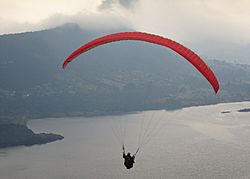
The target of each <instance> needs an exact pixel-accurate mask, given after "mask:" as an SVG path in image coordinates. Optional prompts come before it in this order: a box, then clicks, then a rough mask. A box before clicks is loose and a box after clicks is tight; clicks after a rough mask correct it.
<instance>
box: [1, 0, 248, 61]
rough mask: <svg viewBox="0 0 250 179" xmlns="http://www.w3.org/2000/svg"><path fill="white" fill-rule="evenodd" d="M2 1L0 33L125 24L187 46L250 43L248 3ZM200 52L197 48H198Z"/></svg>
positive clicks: (212, 0)
mask: <svg viewBox="0 0 250 179" xmlns="http://www.w3.org/2000/svg"><path fill="white" fill-rule="evenodd" d="M0 2H1V3H0V21H1V26H0V34H4V33H15V32H22V31H30V30H39V29H44V28H50V27H54V26H57V25H60V24H63V23H66V22H77V23H79V24H81V25H82V26H84V27H86V26H87V27H95V28H96V27H98V28H105V27H108V26H120V25H126V26H129V27H132V28H134V29H136V30H142V31H147V32H152V33H157V34H160V35H164V36H166V37H169V38H173V39H175V40H177V41H179V42H185V43H189V42H192V44H201V42H210V45H209V43H206V44H205V43H203V44H202V45H203V46H206V47H207V46H212V43H216V45H217V46H218V48H220V46H223V45H224V44H225V43H227V44H237V45H246V44H250V1H249V0H71V1H69V0H22V1H19V0H0ZM202 45H200V46H199V47H202ZM194 46H195V45H194ZM199 47H198V46H197V49H199ZM202 48H204V47H202ZM231 48H232V47H231ZM228 53H230V52H228ZM235 58H237V57H235ZM247 58H248V57H247ZM248 59H249V58H248ZM249 61H250V59H249Z"/></svg>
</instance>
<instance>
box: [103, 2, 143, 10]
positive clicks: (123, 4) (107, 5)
mask: <svg viewBox="0 0 250 179" xmlns="http://www.w3.org/2000/svg"><path fill="white" fill-rule="evenodd" d="M138 1H139V0H103V1H102V3H101V5H100V6H99V7H98V9H99V10H110V9H112V8H113V7H114V6H117V5H118V6H121V7H123V8H125V9H132V8H133V7H134V5H135V3H136V2H138Z"/></svg>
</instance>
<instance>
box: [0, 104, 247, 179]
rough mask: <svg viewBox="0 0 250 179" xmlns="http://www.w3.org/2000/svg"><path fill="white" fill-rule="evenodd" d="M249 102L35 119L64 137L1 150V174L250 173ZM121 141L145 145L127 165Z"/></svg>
mask: <svg viewBox="0 0 250 179" xmlns="http://www.w3.org/2000/svg"><path fill="white" fill-rule="evenodd" d="M242 108H250V102H242V103H231V104H219V105H211V106H203V107H191V108H185V109H182V110H176V111H171V112H169V111H147V112H140V113H137V114H129V115H122V116H105V117H92V118H83V117H77V118H57V119H54V118H52V119H38V120H31V121H30V122H29V123H28V125H29V127H30V128H31V129H33V130H34V131H35V132H53V133H58V134H62V135H63V136H64V137H65V139H64V140H61V141H56V142H53V143H49V144H45V145H35V146H32V147H14V148H7V149H0V178H1V179H119V178H124V179H125V178H131V179H132V178H134V179H139V178H143V179H152V178H157V179H158V178H162V179H165V178H209V179H210V178H237V179H238V178H250V113H247V112H246V113H240V112H237V110H239V109H242ZM222 111H231V112H230V113H221V112H222ZM124 126H125V127H124ZM148 126H149V127H148ZM125 129H126V130H125ZM121 131H122V132H121ZM124 131H126V133H125V132H124ZM119 132H120V133H119ZM125 134H126V135H125ZM120 139H125V144H126V148H127V151H131V152H135V151H136V149H137V147H138V144H141V145H142V147H141V149H140V151H139V153H138V155H137V156H136V163H135V166H134V168H133V169H131V170H126V169H125V168H124V166H123V159H122V157H121V153H122V150H121V145H120V143H119V142H123V141H122V140H120ZM143 143H144V144H145V145H143Z"/></svg>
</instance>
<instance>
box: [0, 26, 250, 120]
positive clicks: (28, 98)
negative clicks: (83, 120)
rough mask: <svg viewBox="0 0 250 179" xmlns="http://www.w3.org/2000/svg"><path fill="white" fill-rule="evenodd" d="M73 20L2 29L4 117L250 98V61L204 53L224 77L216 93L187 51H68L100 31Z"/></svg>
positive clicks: (120, 46)
mask: <svg viewBox="0 0 250 179" xmlns="http://www.w3.org/2000/svg"><path fill="white" fill-rule="evenodd" d="M127 30H130V29H113V30H106V31H98V30H95V31H90V30H84V29H81V28H80V27H78V26H77V25H74V24H68V25H64V26H62V27H58V28H55V29H49V30H44V31H39V32H28V33H21V34H14V35H2V36H0V54H1V56H0V82H1V83H0V100H1V103H0V116H1V118H2V120H3V119H7V118H8V119H15V118H18V119H19V118H20V117H25V118H36V117H48V116H64V115H101V114H114V113H125V112H132V111H138V110H148V109H176V108H181V107H184V106H192V105H204V104H213V103H218V102H232V101H243V100H249V99H250V67H249V66H247V65H244V66H243V65H236V64H229V63H225V62H221V61H216V60H206V62H207V63H208V64H210V67H211V68H212V69H213V70H214V71H215V74H216V75H217V76H218V78H219V81H220V83H221V91H220V92H219V94H218V95H215V94H214V93H213V90H212V89H211V87H210V85H209V84H208V83H207V81H206V80H205V79H204V78H203V77H202V76H201V75H200V74H199V72H197V70H195V69H194V68H193V67H192V66H191V65H190V64H189V63H188V62H186V61H185V60H184V59H182V57H180V56H179V55H177V54H175V53H174V52H172V51H171V50H168V49H166V48H164V47H160V46H156V45H153V44H148V43H144V42H134V41H133V42H132V41H129V42H127V41H126V42H124V41H123V42H117V43H111V44H107V45H103V46H101V47H98V48H96V49H93V50H91V51H89V52H87V53H86V54H84V55H82V56H79V57H78V59H77V60H76V61H74V62H72V63H71V64H70V65H69V67H68V68H67V69H66V70H62V69H61V64H62V62H63V60H64V59H65V57H67V55H69V54H70V53H71V52H72V51H73V50H74V49H76V48H77V47H79V46H80V45H82V44H84V43H85V42H87V41H89V40H91V39H94V38H96V37H99V36H100V35H102V34H105V33H110V32H117V31H127Z"/></svg>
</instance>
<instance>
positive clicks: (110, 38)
mask: <svg viewBox="0 0 250 179" xmlns="http://www.w3.org/2000/svg"><path fill="white" fill-rule="evenodd" d="M121 40H139V41H145V42H149V43H153V44H158V45H162V46H165V47H168V48H170V49H172V50H173V51H175V52H177V53H178V54H180V55H181V56H183V57H184V58H185V59H186V60H188V61H189V62H190V63H191V64H192V65H193V66H194V67H195V68H196V69H197V70H199V71H200V73H201V74H202V75H203V76H204V77H205V78H206V79H207V80H208V82H209V83H210V84H211V85H212V87H213V89H214V92H215V93H217V92H218V90H219V82H218V80H217V78H216V76H215V75H214V73H213V71H212V70H211V69H210V68H209V67H208V65H207V64H206V63H205V62H204V61H203V60H202V59H201V58H200V57H199V56H198V55H197V54H195V53H194V52H193V51H192V50H190V49H188V48H187V47H184V46H183V45H181V44H179V43H177V42H175V41H173V40H170V39H167V38H164V37H161V36H158V35H154V34H148V33H143V32H120V33H115V34H110V35H106V36H103V37H100V38H97V39H95V40H93V41H90V42H88V43H86V44H85V45H83V46H81V47H80V48H78V49H77V50H76V51H74V52H73V53H72V54H71V55H70V56H69V57H68V58H67V59H66V60H65V61H64V63H63V66H62V67H63V68H65V67H66V66H67V64H68V63H69V62H71V61H72V60H73V59H74V58H76V57H77V56H79V55H80V54H82V53H84V52H86V51H88V50H90V49H92V48H95V47H97V46H100V45H103V44H106V43H110V42H116V41H121Z"/></svg>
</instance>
